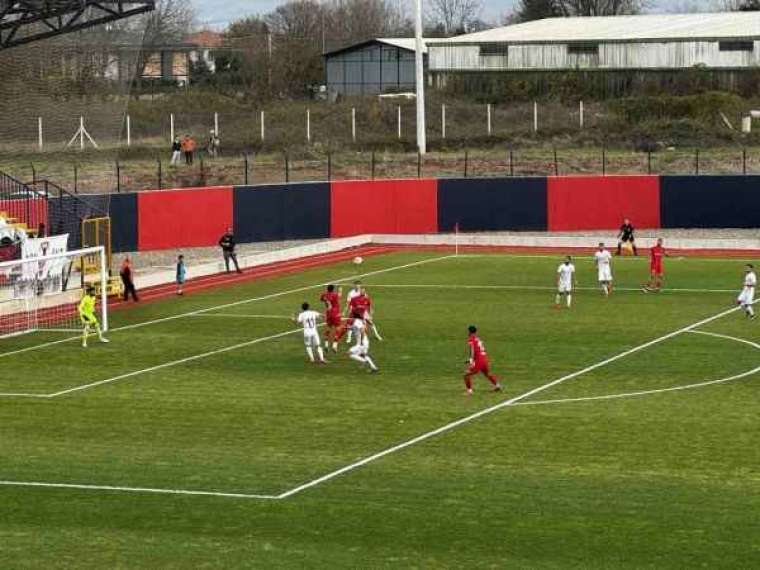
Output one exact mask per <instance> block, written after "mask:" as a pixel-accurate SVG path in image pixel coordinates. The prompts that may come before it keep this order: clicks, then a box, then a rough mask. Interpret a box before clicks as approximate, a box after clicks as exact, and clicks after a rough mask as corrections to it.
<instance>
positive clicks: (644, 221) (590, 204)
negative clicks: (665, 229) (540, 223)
mask: <svg viewBox="0 0 760 570" xmlns="http://www.w3.org/2000/svg"><path fill="white" fill-rule="evenodd" d="M547 205H548V221H549V231H563V230H611V229H617V228H619V227H620V224H621V223H622V221H623V218H630V220H631V223H633V225H634V226H635V227H637V228H642V229H643V228H659V227H660V177H659V176H570V177H550V178H549V179H548V200H547Z"/></svg>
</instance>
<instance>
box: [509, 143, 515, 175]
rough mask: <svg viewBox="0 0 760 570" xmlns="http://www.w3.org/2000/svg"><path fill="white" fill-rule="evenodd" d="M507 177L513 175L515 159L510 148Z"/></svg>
mask: <svg viewBox="0 0 760 570" xmlns="http://www.w3.org/2000/svg"><path fill="white" fill-rule="evenodd" d="M509 175H510V176H514V175H515V157H514V152H513V151H512V149H511V148H510V149H509Z"/></svg>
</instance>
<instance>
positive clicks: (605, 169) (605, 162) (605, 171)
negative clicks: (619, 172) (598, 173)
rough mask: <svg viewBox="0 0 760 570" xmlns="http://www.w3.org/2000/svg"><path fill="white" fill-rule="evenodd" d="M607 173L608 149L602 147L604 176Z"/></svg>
mask: <svg viewBox="0 0 760 570" xmlns="http://www.w3.org/2000/svg"><path fill="white" fill-rule="evenodd" d="M606 174H607V149H606V148H605V147H602V176H605V175H606Z"/></svg>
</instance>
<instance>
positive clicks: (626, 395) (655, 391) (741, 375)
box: [515, 330, 760, 406]
mask: <svg viewBox="0 0 760 570" xmlns="http://www.w3.org/2000/svg"><path fill="white" fill-rule="evenodd" d="M686 332H687V333H690V334H701V335H706V336H712V337H715V338H722V339H726V340H732V341H734V342H740V343H743V344H748V345H749V346H751V347H753V348H756V349H758V350H760V344H758V343H756V342H752V341H751V340H747V339H744V338H738V337H735V336H729V335H725V334H719V333H713V332H708V331H697V330H689V331H686ZM758 372H760V366H756V367H755V368H753V369H752V370H748V371H746V372H741V373H739V374H734V375H733V376H728V377H726V378H720V379H718V380H707V381H705V382H697V383H695V384H684V385H681V386H671V387H669V388H657V389H653V390H640V391H638V392H622V393H620V394H605V395H603V396H585V397H582V398H562V399H557V400H537V401H533V402H518V403H517V404H515V405H516V406H545V405H548V404H569V403H572V402H593V401H598V400H619V399H623V398H635V397H637V396H649V395H652V394H663V393H666V392H679V391H683V390H693V389H695V388H705V387H707V386H716V385H718V384H727V383H729V382H733V381H734V380H741V379H742V378H747V377H748V376H752V375H754V374H757V373H758Z"/></svg>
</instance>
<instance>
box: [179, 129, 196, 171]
mask: <svg viewBox="0 0 760 570" xmlns="http://www.w3.org/2000/svg"><path fill="white" fill-rule="evenodd" d="M182 152H183V153H185V164H187V165H191V164H192V163H193V155H194V154H195V141H194V140H193V137H191V136H190V135H185V138H184V139H182Z"/></svg>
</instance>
